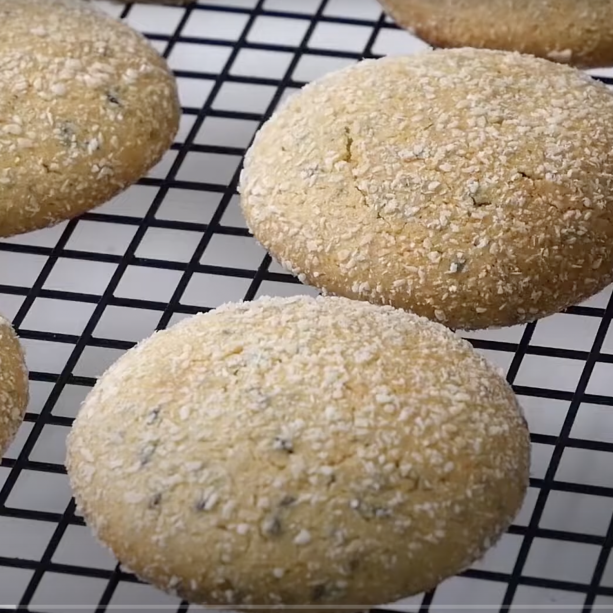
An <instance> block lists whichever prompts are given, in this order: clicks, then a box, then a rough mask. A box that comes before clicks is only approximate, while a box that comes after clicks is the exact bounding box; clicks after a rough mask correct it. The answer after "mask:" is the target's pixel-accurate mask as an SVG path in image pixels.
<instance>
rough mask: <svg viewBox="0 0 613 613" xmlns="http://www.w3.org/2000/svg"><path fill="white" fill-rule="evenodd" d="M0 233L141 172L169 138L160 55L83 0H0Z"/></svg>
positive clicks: (30, 224) (174, 123)
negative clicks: (0, 20) (0, 35)
mask: <svg viewBox="0 0 613 613" xmlns="http://www.w3.org/2000/svg"><path fill="white" fill-rule="evenodd" d="M0 17H1V18H2V37H0V82H1V83H2V87H1V88H0V236H2V237H6V236H11V235H14V234H19V233H22V232H28V231H30V230H36V229H39V228H44V227H46V226H51V225H53V224H56V223H58V222H60V221H63V220H66V219H70V218H72V217H76V216H78V215H80V214H82V213H84V212H85V211H87V210H89V209H92V208H94V207H96V206H98V205H101V204H103V203H105V202H106V201H108V200H109V199H111V198H112V197H113V196H115V195H116V194H118V193H119V192H121V191H122V190H123V189H125V188H127V187H128V186H129V185H130V184H132V183H134V182H135V181H137V180H138V179H140V178H141V177H142V176H143V175H144V174H146V173H147V172H148V170H149V169H150V168H151V167H153V166H154V165H155V164H156V163H157V162H158V161H159V160H160V159H161V157H162V155H163V154H164V152H165V151H166V150H167V149H168V148H169V147H170V145H171V144H172V140H173V138H174V136H175V134H176V131H177V129H178V122H179V117H180V106H179V102H178V97H177V89H176V82H175V80H174V77H173V76H172V74H171V73H170V72H169V70H168V67H167V65H166V62H165V61H164V60H163V59H162V58H161V57H160V55H159V54H158V53H157V51H155V49H153V47H151V46H150V45H149V43H148V42H147V41H146V40H145V39H144V38H143V37H142V36H141V35H140V34H137V33H136V32H134V31H133V30H132V29H130V28H129V27H127V26H126V25H124V24H122V23H120V22H118V21H116V20H114V19H112V18H111V17H109V16H107V15H105V14H103V13H102V12H100V11H98V10H96V9H95V8H93V6H92V5H91V4H90V3H89V2H83V1H82V0H18V1H15V0H0Z"/></svg>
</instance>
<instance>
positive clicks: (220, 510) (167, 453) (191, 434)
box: [67, 297, 530, 611]
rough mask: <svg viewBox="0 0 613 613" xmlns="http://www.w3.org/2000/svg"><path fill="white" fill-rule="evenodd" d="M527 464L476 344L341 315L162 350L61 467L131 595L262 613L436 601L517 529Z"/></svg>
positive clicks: (523, 433) (501, 383)
mask: <svg viewBox="0 0 613 613" xmlns="http://www.w3.org/2000/svg"><path fill="white" fill-rule="evenodd" d="M529 463H530V442H529V434H528V430H527V427H526V423H525V421H524V418H523V416H522V413H521V410H520V408H519V406H518V404H517V401H516V398H515V396H514V394H513V392H512V390H511V388H510V386H509V385H508V384H507V383H506V381H505V380H504V378H503V377H502V376H500V375H499V374H498V372H497V371H496V370H494V369H493V368H492V367H491V366H490V365H489V364H488V363H487V362H486V361H485V360H484V359H483V358H482V357H480V356H479V355H478V354H477V353H476V352H475V350H474V349H473V348H472V346H471V345H469V344H468V343H467V342H465V341H464V340H462V339H461V338H459V337H458V336H456V335H455V334H453V333H452V332H451V331H449V330H448V329H447V328H445V327H444V326H442V325H440V324H437V323H434V322H431V321H429V320H426V319H424V318H419V317H417V316H415V315H413V314H410V313H406V312H404V311H402V310H398V309H393V308H391V307H378V306H374V305H371V304H369V303H367V302H359V301H352V300H348V299H345V298H332V297H328V298H323V297H319V298H307V297H297V298H262V299H259V300H258V301H255V302H251V303H242V304H233V305H226V306H223V307H221V308H219V309H218V310H217V311H213V312H211V313H207V314H201V315H197V316H195V317H192V318H189V319H187V320H184V321H182V322H181V323H179V324H177V325H175V326H174V327H173V328H171V329H169V330H167V331H164V332H159V333H157V334H155V335H154V336H153V337H151V338H150V339H148V340H146V341H144V342H143V343H142V344H140V345H139V346H138V347H137V348H135V349H133V350H131V351H129V352H128V353H127V354H125V355H124V356H123V357H122V358H121V359H120V360H119V361H118V362H117V363H116V364H115V365H114V366H112V367H111V368H110V369H109V371H108V372H107V373H106V374H105V375H104V376H103V377H102V378H101V379H100V380H99V382H98V383H97V385H96V387H95V388H94V390H93V391H92V392H91V394H90V395H89V397H88V398H87V399H86V401H85V403H84V405H83V407H82V409H81V412H80V413H79V415H78V417H77V419H76V421H75V423H74V427H73V429H72V431H71V433H70V435H69V439H68V454H67V469H68V474H69V477H70V481H71V484H72V487H73V490H74V494H75V498H76V501H77V504H78V506H79V508H80V510H81V512H82V513H83V515H84V517H85V519H86V522H87V523H88V524H89V525H90V526H91V527H92V528H93V530H94V531H95V533H96V534H97V536H98V538H99V539H100V540H101V541H102V542H103V543H104V544H106V545H107V546H109V547H110V548H111V550H112V551H113V552H114V553H115V555H116V556H117V557H118V559H119V560H120V561H121V562H122V563H123V564H124V565H126V566H127V567H128V568H130V569H131V570H132V571H133V572H135V573H136V574H137V575H138V576H139V577H141V578H142V579H144V580H146V581H148V582H150V583H152V584H153V585H155V586H157V587H158V588H161V589H163V590H165V591H167V592H170V593H174V594H177V595H179V596H180V597H182V598H185V599H187V600H188V601H191V602H193V603H204V604H209V605H227V606H234V607H236V608H238V609H241V608H242V607H245V608H246V607H248V606H249V607H256V608H259V607H261V608H262V609H263V610H266V611H269V610H271V607H272V606H273V605H275V606H276V605H286V606H290V605H301V606H308V607H310V606H313V610H316V609H317V607H321V606H324V605H326V606H328V607H330V606H332V607H333V606H335V605H336V606H340V605H347V607H348V609H347V610H352V609H351V606H352V605H353V606H356V609H355V610H359V609H360V608H362V609H363V608H364V607H365V606H366V605H370V604H381V603H385V602H390V601H393V600H395V599H398V598H401V597H404V596H407V595H410V594H414V593H418V592H421V591H423V590H426V589H429V588H431V587H434V586H435V585H436V584H437V583H438V582H439V581H441V580H442V579H444V578H446V577H448V576H449V575H452V574H453V573H456V572H458V571H459V570H461V569H463V568H464V567H466V566H468V565H470V564H471V563H472V562H473V561H474V560H476V559H477V558H479V557H480V556H481V555H482V554H483V553H484V551H485V550H486V549H487V548H488V547H489V546H490V545H491V544H492V543H494V542H495V541H496V539H497V538H498V537H499V536H500V535H501V533H502V532H503V531H504V530H505V529H506V528H507V526H508V525H509V524H510V522H511V520H512V519H513V517H514V515H515V514H516V512H517V511H518V510H519V508H520V506H521V504H522V500H523V497H524V494H525V490H526V487H527V484H528V470H529ZM357 603H359V604H357ZM250 610H251V609H250ZM344 610H345V609H344Z"/></svg>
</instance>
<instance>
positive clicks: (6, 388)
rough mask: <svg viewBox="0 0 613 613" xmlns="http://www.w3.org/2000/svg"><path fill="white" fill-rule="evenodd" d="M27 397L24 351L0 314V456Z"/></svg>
mask: <svg viewBox="0 0 613 613" xmlns="http://www.w3.org/2000/svg"><path fill="white" fill-rule="evenodd" d="M28 400H29V393H28V371H27V369H26V364H25V357H24V353H23V350H22V348H21V344H20V342H19V339H18V338H17V335H16V334H15V331H14V330H13V328H12V326H11V324H10V322H8V321H7V320H6V319H4V318H3V317H2V316H0V458H2V456H3V455H4V453H5V452H6V450H7V449H8V448H9V445H10V444H11V443H12V442H13V439H14V438H15V434H17V430H18V429H19V426H20V425H21V422H22V421H23V416H24V415H25V412H26V408H27V406H28Z"/></svg>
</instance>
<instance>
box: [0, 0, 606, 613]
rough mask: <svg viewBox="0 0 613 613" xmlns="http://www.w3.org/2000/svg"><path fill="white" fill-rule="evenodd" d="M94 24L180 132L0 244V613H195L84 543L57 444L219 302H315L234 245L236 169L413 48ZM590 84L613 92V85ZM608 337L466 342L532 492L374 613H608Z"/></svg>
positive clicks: (326, 8)
mask: <svg viewBox="0 0 613 613" xmlns="http://www.w3.org/2000/svg"><path fill="white" fill-rule="evenodd" d="M97 4H99V5H100V7H101V8H103V10H106V11H108V12H109V13H110V14H112V15H114V16H117V17H119V18H121V19H123V20H124V21H126V22H127V23H129V24H130V25H131V26H133V27H135V28H137V29H139V30H141V31H142V32H143V33H144V34H145V35H146V36H147V37H148V38H149V39H150V40H151V42H152V44H153V45H154V46H155V47H156V49H158V51H159V52H160V53H162V54H163V55H164V56H165V57H166V58H168V59H169V62H170V65H171V67H172V69H173V70H174V71H175V74H176V76H177V78H178V82H179V87H180V95H181V102H182V106H183V118H182V122H181V129H180V133H179V135H178V136H177V139H176V142H175V144H174V145H173V147H172V149H171V151H170V152H169V153H168V154H167V155H166V156H165V158H164V160H163V161H162V162H161V163H160V164H159V165H158V166H157V167H156V168H155V169H154V170H153V171H152V172H151V173H149V175H148V176H147V177H145V178H143V179H142V180H141V181H140V182H139V183H138V184H137V185H135V186H133V187H132V188H130V189H129V190H127V191H126V192H125V193H124V194H122V195H120V196H118V197H117V198H115V199H114V200H113V201H111V202H110V203H108V204H106V205H105V206H103V207H101V208H99V209H97V210H96V211H93V212H90V213H88V214H85V215H84V216H83V217H81V218H80V219H78V220H73V221H71V222H68V223H63V224H61V225H59V226H57V227H55V228H51V229H48V230H43V231H39V232H34V233H32V234H29V235H25V236H20V237H17V238H14V239H10V240H3V241H0V311H1V312H3V314H4V315H5V316H8V317H10V318H11V319H12V321H13V323H14V325H15V327H16V328H17V330H18V332H19V334H20V335H21V338H22V339H23V343H24V345H25V347H26V349H27V352H28V358H27V359H28V365H29V368H30V370H31V375H30V379H31V381H30V383H31V400H30V405H29V407H28V413H27V415H26V419H25V423H24V425H23V427H22V428H21V430H20V432H19V434H18V436H17V438H16V440H15V442H14V444H13V445H12V446H11V449H10V450H9V452H8V453H7V454H6V457H5V458H4V459H3V460H2V463H1V465H0V611H2V612H4V611H14V610H17V609H18V610H23V611H30V612H31V613H50V612H51V611H57V610H61V611H64V610H71V611H79V612H83V613H85V612H86V611H91V612H94V611H95V612H96V613H105V612H106V611H121V612H122V613H123V612H126V613H127V612H128V611H132V610H136V609H137V608H140V610H147V611H149V610H164V611H173V612H176V613H185V612H187V611H189V612H196V611H204V610H205V609H204V608H202V607H197V606H194V605H189V604H188V603H185V602H179V601H178V600H176V599H173V598H170V597H168V596H166V595H164V594H162V593H160V592H158V591H157V590H154V589H153V588H151V587H150V586H147V585H144V584H142V583H140V582H139V581H138V580H137V579H135V578H134V577H133V576H132V575H130V574H129V573H127V572H125V571H124V570H122V569H121V568H120V567H119V566H118V565H117V564H116V562H115V560H114V559H113V558H112V556H110V554H109V553H108V552H107V551H106V550H104V549H103V548H102V547H101V546H100V545H99V544H97V543H96V542H95V541H94V539H93V537H92V535H91V534H90V532H89V530H88V528H87V527H86V526H85V525H84V522H83V519H82V518H81V517H80V516H78V514H77V513H76V511H75V507H74V502H73V501H72V499H71V496H70V491H69V488H68V482H67V477H66V474H65V469H64V467H63V459H64V447H65V439H66V434H67V432H68V429H69V427H70V425H71V423H72V420H73V418H74V417H75V415H76V414H77V411H78V407H79V404H80V402H81V401H82V400H83V399H84V397H85V395H86V394H87V393H88V391H89V390H90V389H91V387H92V385H93V384H94V383H95V380H96V377H97V376H99V375H100V374H101V373H102V372H103V371H104V370H105V369H106V368H107V367H108V366H109V365H110V364H111V363H112V362H113V361H114V360H116V359H117V358H118V357H119V356H120V355H121V354H122V353H123V352H125V351H126V350H128V349H129V348H131V347H132V346H133V345H134V344H135V343H136V342H138V341H139V340H141V339H142V338H144V337H146V336H148V335H150V334H151V333H152V332H153V331H154V330H156V329H158V330H159V329H163V328H165V327H167V326H169V325H172V324H173V323H175V322H176V321H178V320H180V319H182V318H184V317H186V316H189V315H191V314H193V313H196V312H199V311H201V310H203V309H211V308H214V307H216V306H217V305H219V304H221V303H222V302H225V301H228V300H243V299H244V300H250V299H253V298H255V297H257V296H260V295H263V294H276V295H285V296H288V295H294V294H299V293H311V294H314V293H315V292H314V290H312V289H310V288H306V287H304V286H302V285H301V284H300V283H299V282H298V281H297V280H296V279H294V278H292V277H291V276H290V275H288V274H287V273H286V272H284V271H283V270H282V269H281V267H280V266H279V265H278V264H276V263H275V262H272V261H271V258H270V257H269V256H268V255H267V254H266V252H265V251H264V250H263V249H262V248H261V247H259V246H258V245H257V244H256V243H255V241H254V239H253V238H252V237H251V236H250V235H249V233H248V231H247V229H246V226H245V223H244V221H243V219H242V217H241V214H240V209H239V207H238V197H237V192H236V188H237V183H238V178H239V172H240V167H241V163H242V156H243V154H244V152H245V149H246V148H247V147H248V146H249V143H250V142H251V140H252V138H253V136H254V133H255V131H256V130H257V129H258V127H259V126H260V125H261V124H262V122H264V121H265V120H266V119H267V118H269V117H270V115H271V113H272V112H273V111H274V109H275V108H276V107H277V105H278V104H279V103H280V102H281V101H282V100H284V99H285V98H286V97H287V96H289V95H292V93H294V92H295V91H297V90H298V89H299V88H300V87H302V86H303V85H304V84H305V83H307V82H309V81H311V80H312V79H315V78H318V77H320V76H322V75H323V74H325V73H327V72H329V71H331V70H336V69H339V68H341V67H343V66H347V65H350V64H352V63H354V62H356V61H358V60H360V59H361V58H372V57H378V56H381V55H388V54H399V53H405V54H406V53H414V52H416V51H419V50H421V49H423V48H424V47H425V44H424V43H423V42H421V41H419V40H417V39H416V38H414V37H413V36H411V35H410V34H409V33H407V32H404V31H401V30H399V29H398V28H396V26H395V25H394V24H393V23H392V22H391V20H389V19H387V18H385V16H384V15H382V13H381V10H380V8H379V6H378V4H377V3H376V1H375V0H351V1H349V0H199V2H197V3H196V4H193V5H191V6H189V7H186V8H181V7H176V6H174V7H170V6H166V7H162V6H151V5H131V4H121V3H112V2H110V1H100V0H99V1H98V2H97ZM590 72H591V73H592V74H593V75H595V76H596V77H597V78H599V79H601V80H603V81H604V82H605V83H608V84H610V85H613V69H603V70H601V71H590ZM612 317H613V300H612V299H611V289H610V288H609V289H608V290H605V291H604V292H602V293H601V294H599V295H598V296H596V297H594V298H592V299H590V300H588V301H587V302H586V303H584V304H582V305H579V306H576V307H573V308H570V309H568V311H567V312H566V313H564V314H560V315H557V316H555V317H552V318H549V319H547V320H544V321H541V322H539V323H537V324H530V325H527V326H519V327H516V328H509V329H505V330H495V331H484V332H478V333H472V334H466V338H468V339H469V340H470V341H471V342H472V343H473V344H474V346H475V347H476V348H477V349H478V350H479V351H481V352H483V354H484V355H486V356H487V357H488V359H490V360H491V361H492V362H494V363H496V364H497V365H498V366H499V367H501V368H502V369H503V370H505V371H506V375H507V378H508V380H509V382H510V383H512V384H513V385H514V388H515V390H516V392H517V393H518V395H519V398H520V401H521V403H522V405H523V406H524V408H525V411H526V416H527V419H528V421H529V423H530V426H531V431H532V440H533V449H534V454H533V455H534V457H533V466H532V477H531V487H530V490H529V492H528V495H527V497H526V501H525V504H524V507H523V509H522V511H521V513H520V514H519V515H518V517H517V519H516V521H515V523H514V525H513V526H512V527H511V528H510V530H509V531H508V533H507V534H506V535H505V536H504V537H503V538H502V539H501V540H500V542H499V543H498V544H497V545H496V547H494V548H493V549H492V550H491V551H490V552H489V553H488V554H487V556H486V558H485V561H480V562H479V563H477V564H475V565H473V567H472V568H470V569H468V570H466V571H464V572H463V573H461V575H459V576H458V577H454V578H452V579H449V580H448V581H445V582H444V583H443V584H442V585H441V586H439V588H437V589H436V590H435V591H433V592H432V593H429V594H422V595H419V596H416V597H413V598H410V599H407V600H406V601H402V602H401V603H392V604H390V603H381V608H380V609H373V610H372V611H373V613H374V612H375V611H378V612H379V613H381V612H382V611H407V612H409V613H434V612H439V611H441V612H442V611H447V612H448V611H453V612H455V611H462V610H465V611H476V610H479V611H488V612H490V611H491V612H499V611H520V610H523V611H533V610H542V609H549V610H552V611H562V610H564V611H582V612H588V611H592V610H596V609H598V610H603V609H608V610H611V611H613V558H612V556H611V548H612V546H613V471H612V470H611V466H612V464H613V455H612V452H613V330H610V329H609V328H610V323H611V318H612ZM69 607H70V609H69Z"/></svg>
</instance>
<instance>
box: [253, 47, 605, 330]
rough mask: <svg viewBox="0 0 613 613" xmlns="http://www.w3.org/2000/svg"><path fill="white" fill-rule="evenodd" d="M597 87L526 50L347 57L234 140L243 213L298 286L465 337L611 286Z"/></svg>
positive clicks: (601, 91)
mask: <svg viewBox="0 0 613 613" xmlns="http://www.w3.org/2000/svg"><path fill="white" fill-rule="evenodd" d="M612 152H613V95H612V94H611V92H609V90H608V89H607V88H606V86H605V85H603V84H601V83H598V82H596V81H594V80H592V79H591V78H590V77H589V76H587V75H585V74H583V73H581V72H580V71H578V70H576V69H574V68H569V67H568V66H563V65H561V64H555V63H553V62H549V61H546V60H542V59H538V58H534V57H532V56H522V55H520V54H515V53H507V52H501V51H488V50H475V49H458V50H437V51H428V52H425V53H422V54H419V55H415V56H410V57H390V58H385V59H381V60H368V61H363V62H361V63H359V64H357V65H355V66H352V67H349V68H346V69H344V70H342V71H339V72H336V73H334V74H332V75H328V76H327V77H325V78H323V79H322V80H320V81H318V82H316V83H313V84H310V85H308V86H306V87H305V88H304V89H303V90H302V91H301V92H300V93H299V94H297V95H295V96H294V97H292V98H291V99H290V100H289V101H288V103H287V104H286V105H285V106H284V107H283V108H282V109H281V110H279V111H278V112H277V113H276V114H275V116H274V117H273V118H272V119H271V120H270V121H268V122H267V123H266V124H265V126H264V127H263V128H262V129H261V130H260V132H259V133H258V135H257V137H256V139H255V142H254V144H253V146H252V147H251V149H250V150H249V152H248V154H247V156H246V160H245V167H244V169H243V173H242V179H241V192H242V199H241V201H242V207H243V211H244V214H245V217H246V219H247V222H248V225H249V227H250V229H251V230H252V232H253V233H254V234H255V237H256V238H257V239H258V241H259V242H261V243H262V244H263V245H264V246H265V247H266V248H267V249H268V250H269V251H270V252H271V253H272V255H273V256H274V257H275V258H276V259H277V260H279V262H281V264H282V265H283V266H285V267H286V268H287V269H289V270H290V271H291V272H293V273H294V274H295V275H297V276H298V277H299V278H300V279H301V280H302V281H303V282H305V283H308V284H311V285H314V286H316V287H318V288H320V289H321V290H323V291H324V292H326V293H330V294H336V295H342V296H345V297H348V298H355V299H361V300H368V301H370V302H373V303H380V304H391V305H393V306H396V307H401V308H405V309H408V310H411V311H414V312H416V313H417V314H419V315H423V316H426V317H428V318H430V319H437V320H439V321H440V322H442V323H444V324H446V325H448V326H450V327H453V328H464V329H476V328H487V327H494V326H507V325H513V324H519V323H522V322H526V321H530V320H535V319H538V318H540V317H543V316H546V315H550V314H552V313H555V312H558V311H560V310H562V309H564V308H565V307H567V306H569V305H572V304H576V303H578V302H580V301H582V300H584V299H586V298H588V297H590V296H591V295H593V294H595V293H597V292H598V291H600V290H601V289H602V288H604V287H605V286H606V285H607V284H608V283H610V282H611V280H612V279H613V153H612Z"/></svg>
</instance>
